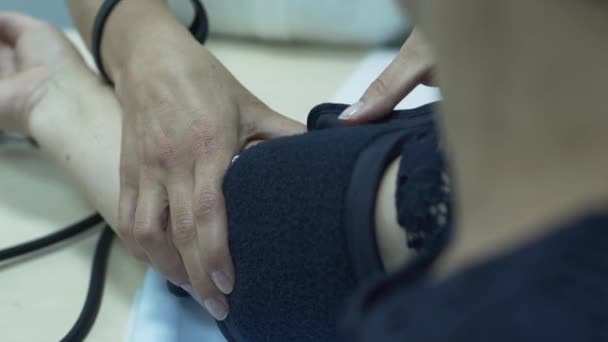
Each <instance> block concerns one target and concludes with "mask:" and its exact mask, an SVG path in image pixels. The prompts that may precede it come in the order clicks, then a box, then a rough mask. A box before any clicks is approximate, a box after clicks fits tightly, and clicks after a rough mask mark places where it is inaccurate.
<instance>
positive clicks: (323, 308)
mask: <svg viewBox="0 0 608 342" xmlns="http://www.w3.org/2000/svg"><path fill="white" fill-rule="evenodd" d="M345 108H346V106H345V105H336V104H324V105H320V106H317V107H316V108H315V109H313V111H312V112H311V114H310V115H309V118H308V123H307V126H308V130H309V131H308V132H307V133H305V134H302V135H298V136H291V137H286V138H280V139H275V140H270V141H266V142H263V143H260V144H258V145H256V146H254V147H252V148H250V149H248V150H246V151H244V152H243V153H242V154H241V155H240V156H239V158H238V159H236V160H235V161H234V163H233V164H232V166H231V167H230V168H229V170H228V171H227V174H226V175H225V178H224V184H223V190H224V195H225V199H226V208H227V214H228V226H229V228H228V229H229V246H230V251H231V254H232V258H233V261H234V264H235V268H236V283H235V288H234V291H233V292H232V294H231V295H229V297H228V299H229V304H230V314H229V315H228V317H227V319H226V320H224V321H222V322H219V326H220V329H221V330H222V332H223V333H224V335H225V336H226V338H227V339H228V340H229V341H333V340H336V338H337V336H336V325H337V321H338V317H339V316H340V311H341V309H342V308H343V304H344V302H345V300H346V299H347V298H348V297H349V295H351V294H352V293H353V291H354V290H355V288H356V287H357V286H358V285H360V284H361V283H362V282H365V281H366V280H367V279H373V278H377V277H381V276H383V275H384V273H385V272H384V268H383V266H382V262H381V260H380V257H379V254H378V250H377V245H376V239H375V230H374V211H375V203H376V193H377V189H378V185H379V182H380V179H381V177H382V175H383V173H384V171H385V168H386V167H387V166H388V164H389V163H390V162H391V161H393V160H394V159H395V158H397V157H399V156H401V155H402V153H403V151H404V148H405V147H407V146H409V145H411V144H413V145H412V146H418V147H420V148H424V149H426V151H427V152H428V153H434V154H437V156H436V157H437V158H435V157H433V158H426V157H425V158H421V159H420V163H421V164H426V167H425V166H424V165H423V167H422V168H421V170H423V171H422V175H421V172H420V171H419V170H418V169H414V170H411V169H409V168H406V169H405V170H406V171H407V172H406V173H405V174H404V175H405V176H404V175H401V176H400V180H399V184H400V186H408V187H409V186H410V185H412V186H411V187H410V188H411V189H413V191H436V190H437V189H439V190H437V191H440V190H441V189H442V186H443V184H442V183H441V182H439V181H438V182H437V184H436V186H435V187H432V186H428V184H426V183H425V184H424V186H422V187H416V186H415V182H417V181H419V180H420V181H422V182H433V181H434V180H438V179H439V180H440V179H441V174H442V169H441V167H440V165H439V164H436V161H438V160H441V158H440V156H439V150H438V148H437V140H436V139H435V138H434V137H435V131H436V130H435V124H434V118H433V105H427V106H423V107H420V108H417V109H414V110H407V111H396V112H394V113H393V114H392V116H390V117H389V118H387V119H385V120H383V121H382V122H378V123H374V124H369V125H364V126H356V127H343V126H342V124H341V123H340V120H338V119H337V116H338V115H339V114H340V113H341V112H342V110H344V109H345ZM416 158H417V157H416ZM403 159H404V160H406V161H407V160H408V156H407V155H404V156H403ZM409 160H413V159H409ZM429 165H431V166H429ZM401 168H403V166H402V167H401ZM425 170H426V171H425ZM429 170H430V171H429ZM433 170H434V171H435V172H436V174H433ZM403 177H406V178H407V179H403ZM396 195H397V198H398V199H399V198H405V199H404V200H397V204H399V203H409V202H411V198H414V197H416V196H419V197H420V198H422V199H423V201H426V202H424V203H426V204H425V206H421V208H422V209H420V210H421V211H422V213H415V215H414V218H410V217H409V216H408V215H407V214H406V213H404V211H403V210H402V211H400V212H399V221H400V222H401V221H403V220H405V221H407V222H411V223H412V224H413V226H414V227H415V230H414V231H413V233H415V234H414V235H415V236H416V237H417V238H416V241H417V242H416V246H415V247H416V248H422V247H423V243H425V242H428V241H430V240H432V239H435V237H437V236H441V235H442V234H441V233H439V231H440V230H441V228H442V227H447V226H448V223H449V222H447V220H448V213H447V211H444V210H443V207H442V209H441V212H442V213H445V215H443V216H442V217H444V219H445V220H446V222H443V221H441V220H440V222H437V221H438V219H437V216H436V215H433V214H430V211H429V208H428V206H427V205H432V206H437V205H440V204H442V203H444V202H443V197H441V196H437V194H435V195H430V196H426V195H416V194H408V193H407V191H406V192H404V191H402V189H400V190H398V193H397V194H396ZM427 202H428V203H427ZM435 202H437V203H435ZM406 206H407V205H406ZM409 208H410V209H416V207H415V206H412V205H409ZM416 210H417V209H416ZM437 210H439V209H437ZM398 211H399V210H398ZM427 214H428V215H427ZM437 223H441V224H437ZM425 225H426V226H427V227H429V229H430V230H429V232H428V233H427V234H426V235H425ZM431 238H432V239H431ZM409 239H410V238H409V237H408V240H409ZM425 239H426V241H425ZM429 244H430V242H429ZM407 245H408V241H404V242H403V248H404V249H405V248H408V247H407Z"/></svg>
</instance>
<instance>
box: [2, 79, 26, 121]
mask: <svg viewBox="0 0 608 342" xmlns="http://www.w3.org/2000/svg"><path fill="white" fill-rule="evenodd" d="M22 82H23V80H22V79H21V78H20V77H19V76H14V77H11V78H7V79H2V80H0V117H5V116H8V115H12V114H13V113H14V112H15V111H16V108H15V107H16V103H17V94H18V90H19V89H20V86H19V83H22Z"/></svg>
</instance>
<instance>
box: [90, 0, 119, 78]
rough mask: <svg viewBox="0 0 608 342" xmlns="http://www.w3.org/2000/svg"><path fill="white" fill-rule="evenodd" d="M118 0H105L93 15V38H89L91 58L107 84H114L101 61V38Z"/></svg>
mask: <svg viewBox="0 0 608 342" xmlns="http://www.w3.org/2000/svg"><path fill="white" fill-rule="evenodd" d="M119 1H120V0H105V1H104V2H103V3H102V4H101V7H100V8H99V11H98V12H97V16H96V17H95V23H94V24H93V38H92V40H91V45H92V46H91V48H92V50H93V51H92V52H93V58H94V59H95V64H96V65H97V69H98V70H99V74H100V75H101V77H102V78H103V80H104V81H106V82H107V83H108V84H109V85H112V86H113V85H114V83H113V82H112V80H111V79H110V77H108V74H107V73H106V70H105V69H104V67H103V61H102V60H101V38H102V36H103V29H104V26H105V24H106V21H107V20H108V17H109V16H110V13H112V10H113V9H114V7H115V6H116V5H117V4H118V2H119Z"/></svg>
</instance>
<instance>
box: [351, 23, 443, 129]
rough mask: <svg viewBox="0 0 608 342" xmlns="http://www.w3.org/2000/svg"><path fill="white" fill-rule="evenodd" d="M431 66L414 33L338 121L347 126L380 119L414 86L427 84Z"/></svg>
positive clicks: (425, 51) (415, 32)
mask: <svg viewBox="0 0 608 342" xmlns="http://www.w3.org/2000/svg"><path fill="white" fill-rule="evenodd" d="M432 66H433V61H432V57H431V53H430V49H429V48H428V46H426V44H425V42H424V41H423V39H422V38H421V37H420V34H419V33H418V32H417V31H416V30H414V31H413V32H412V34H411V35H410V37H409V38H408V40H407V41H406V43H405V44H404V45H403V47H402V48H401V51H400V52H399V55H398V56H397V57H396V58H395V59H394V60H393V61H392V62H391V64H390V65H389V66H388V67H387V68H386V69H385V70H384V71H383V72H382V74H381V75H380V76H379V77H378V78H377V79H376V80H375V81H374V82H373V83H372V84H371V85H370V86H369V88H368V89H367V90H366V91H365V93H364V94H363V96H362V97H361V99H360V100H359V101H358V102H357V103H355V104H353V105H352V106H350V107H348V108H347V109H346V110H344V112H342V114H341V115H340V116H339V118H340V119H342V120H344V121H345V122H346V123H349V124H359V123H365V122H370V121H374V120H378V119H381V118H383V117H384V116H386V115H388V114H389V113H390V112H391V111H392V110H393V109H394V108H395V106H397V104H399V102H401V100H403V98H405V97H406V96H407V95H408V94H409V93H410V92H411V91H412V90H413V89H414V88H416V86H418V85H419V84H421V83H425V82H427V81H428V77H429V73H430V70H431V68H432Z"/></svg>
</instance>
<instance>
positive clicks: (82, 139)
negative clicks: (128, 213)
mask: <svg viewBox="0 0 608 342" xmlns="http://www.w3.org/2000/svg"><path fill="white" fill-rule="evenodd" d="M86 72H88V71H86ZM58 88H59V89H61V90H57V91H55V93H52V94H49V95H50V96H47V99H45V102H44V103H43V104H42V105H41V106H40V107H39V108H37V109H36V110H35V111H34V112H33V113H32V115H31V117H30V122H29V131H30V133H31V134H32V136H33V137H34V138H35V139H36V140H37V141H38V143H39V144H40V146H41V148H42V149H43V150H44V151H45V152H46V153H47V154H48V155H49V156H51V158H52V159H53V160H54V161H56V162H57V163H59V164H60V165H61V166H63V167H64V169H65V170H66V171H67V172H68V174H69V175H70V176H71V177H72V178H73V179H74V180H75V181H76V183H78V185H79V186H80V188H81V189H82V190H83V191H84V193H85V194H86V195H87V198H89V200H90V201H91V204H92V205H93V207H94V208H96V209H97V210H98V211H99V212H100V213H101V214H102V216H103V217H104V218H105V220H106V221H107V222H108V223H109V224H110V225H111V226H112V227H116V223H117V222H118V218H117V214H118V210H117V208H118V195H119V177H118V168H119V158H120V140H121V139H120V132H121V114H120V107H119V105H118V102H117V101H116V99H115V97H114V95H113V94H112V92H111V90H110V89H109V88H106V87H102V86H99V84H98V83H97V82H95V77H94V75H93V74H89V75H88V76H87V77H78V80H77V81H75V82H71V81H67V82H65V83H64V84H62V85H61V87H58ZM51 91H54V90H51ZM60 92H70V93H72V95H67V96H66V95H64V94H59V93H60Z"/></svg>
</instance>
